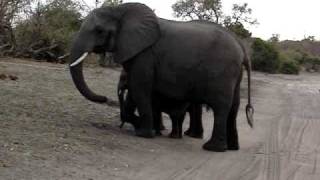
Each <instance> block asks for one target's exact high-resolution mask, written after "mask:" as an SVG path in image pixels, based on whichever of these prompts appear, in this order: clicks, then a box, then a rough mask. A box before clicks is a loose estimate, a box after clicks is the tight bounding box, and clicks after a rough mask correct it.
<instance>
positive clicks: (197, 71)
mask: <svg viewBox="0 0 320 180" xmlns="http://www.w3.org/2000/svg"><path fill="white" fill-rule="evenodd" d="M105 51H107V52H112V53H113V54H114V60H115V62H117V63H120V64H122V66H123V67H124V69H125V70H126V71H127V72H128V77H129V79H128V83H129V91H130V92H131V96H132V99H133V101H134V102H135V104H136V105H137V108H138V111H139V115H140V121H141V124H140V126H139V128H137V129H135V131H136V135H137V136H141V137H147V138H150V137H153V136H154V133H153V130H152V128H153V115H152V106H151V105H152V94H153V93H159V94H161V95H162V96H164V97H168V98H171V99H175V100H179V101H186V102H192V103H197V104H206V105H207V106H209V107H210V108H212V110H213V111H214V127H213V131H212V136H211V139H210V140H209V141H208V142H206V143H205V144H204V145H203V148H204V149H206V150H210V151H226V150H227V149H229V150H234V149H239V143H238V133H237V127H236V117H237V112H238V108H239V102H240V96H239V94H240V81H241V79H242V65H245V67H246V69H247V73H248V101H249V102H248V105H247V107H246V110H247V120H248V123H249V124H250V125H252V121H253V119H252V114H253V108H252V106H251V103H250V62H249V59H248V57H247V54H246V52H245V50H244V48H243V46H242V45H241V43H239V41H238V40H237V38H236V37H235V36H233V35H232V34H231V33H229V32H228V31H227V30H226V29H224V28H222V27H220V26H219V25H217V24H214V23H209V22H205V21H191V22H177V21H169V20H165V19H160V18H158V17H157V16H156V15H155V14H154V12H153V11H152V10H151V9H150V8H149V7H147V6H145V5H143V4H140V3H127V4H122V5H119V6H116V7H105V8H98V9H95V10H94V11H92V12H91V13H90V14H89V15H88V16H87V17H86V19H85V21H84V22H83V24H82V26H81V29H80V31H79V33H78V34H77V37H76V38H75V40H74V41H73V44H72V49H71V54H70V58H71V63H70V71H71V75H72V79H73V81H74V83H75V85H76V87H77V88H78V90H79V91H80V93H81V94H82V95H83V96H85V97H86V98H87V99H89V100H91V101H95V102H100V103H107V104H108V103H109V102H110V100H109V99H108V98H106V97H105V96H100V95H97V94H95V93H94V92H92V91H91V90H90V89H89V88H88V86H87V85H86V83H85V81H84V77H83V73H82V61H83V60H84V59H85V57H86V55H88V53H91V52H94V53H103V52H105Z"/></svg>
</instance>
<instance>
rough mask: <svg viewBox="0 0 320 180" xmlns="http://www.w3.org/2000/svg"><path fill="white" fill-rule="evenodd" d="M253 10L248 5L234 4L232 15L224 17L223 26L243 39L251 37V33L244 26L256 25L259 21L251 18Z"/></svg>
mask: <svg viewBox="0 0 320 180" xmlns="http://www.w3.org/2000/svg"><path fill="white" fill-rule="evenodd" d="M251 14H252V9H251V8H249V7H248V3H244V4H242V5H241V4H233V7H232V14H231V15H229V16H225V17H224V21H223V24H224V26H225V27H227V28H228V29H230V30H231V31H233V32H234V33H235V34H237V35H238V36H239V37H241V38H244V39H245V38H249V37H251V32H250V31H248V30H247V29H246V28H245V27H244V24H247V25H256V24H258V21H257V19H254V18H252V17H251Z"/></svg>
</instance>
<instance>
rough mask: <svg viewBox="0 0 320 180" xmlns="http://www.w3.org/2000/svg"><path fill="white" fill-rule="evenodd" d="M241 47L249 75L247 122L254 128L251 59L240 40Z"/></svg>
mask: <svg viewBox="0 0 320 180" xmlns="http://www.w3.org/2000/svg"><path fill="white" fill-rule="evenodd" d="M240 45H241V48H242V49H243V51H244V60H243V65H244V67H245V68H246V71H247V76H248V104H247V106H246V116H247V122H248V124H249V126H250V127H251V128H253V114H254V108H253V106H252V104H251V61H250V58H249V56H248V53H247V51H246V49H245V47H244V45H243V44H242V43H241V42H240Z"/></svg>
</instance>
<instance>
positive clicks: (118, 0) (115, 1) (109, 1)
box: [102, 0, 123, 6]
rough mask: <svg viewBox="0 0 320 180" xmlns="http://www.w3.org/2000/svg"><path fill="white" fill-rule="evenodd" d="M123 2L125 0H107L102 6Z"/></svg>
mask: <svg viewBox="0 0 320 180" xmlns="http://www.w3.org/2000/svg"><path fill="white" fill-rule="evenodd" d="M122 3H123V0H105V1H104V2H103V4H102V6H117V5H119V4H122Z"/></svg>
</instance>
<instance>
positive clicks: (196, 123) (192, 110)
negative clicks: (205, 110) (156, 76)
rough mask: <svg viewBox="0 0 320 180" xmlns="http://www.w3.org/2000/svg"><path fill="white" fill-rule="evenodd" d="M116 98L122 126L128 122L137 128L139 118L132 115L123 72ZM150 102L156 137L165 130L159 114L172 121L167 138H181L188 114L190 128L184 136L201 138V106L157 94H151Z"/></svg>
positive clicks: (125, 77)
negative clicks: (166, 116)
mask: <svg viewBox="0 0 320 180" xmlns="http://www.w3.org/2000/svg"><path fill="white" fill-rule="evenodd" d="M118 98H119V103H120V117H121V121H122V124H124V123H125V122H128V123H131V124H132V125H133V126H134V128H139V127H140V124H139V122H140V121H139V117H138V116H136V115H135V114H134V112H135V110H136V105H135V103H134V102H133V100H132V99H131V96H130V91H128V76H127V73H126V72H125V71H124V70H122V72H121V75H120V80H119V82H118ZM152 101H153V102H152V108H153V109H152V111H153V120H154V123H153V127H154V130H155V132H156V134H157V135H161V130H163V129H165V127H164V125H163V122H162V116H161V113H162V112H165V113H167V114H168V115H169V116H170V119H171V121H172V131H171V133H170V135H169V137H171V138H182V124H183V121H184V117H185V114H186V112H189V115H190V126H189V129H188V130H187V131H185V133H184V134H185V135H188V136H190V137H194V138H202V137H203V127H202V105H201V104H191V103H186V102H180V101H176V100H172V99H168V98H167V97H164V96H161V95H160V94H157V93H154V94H153V98H152Z"/></svg>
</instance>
